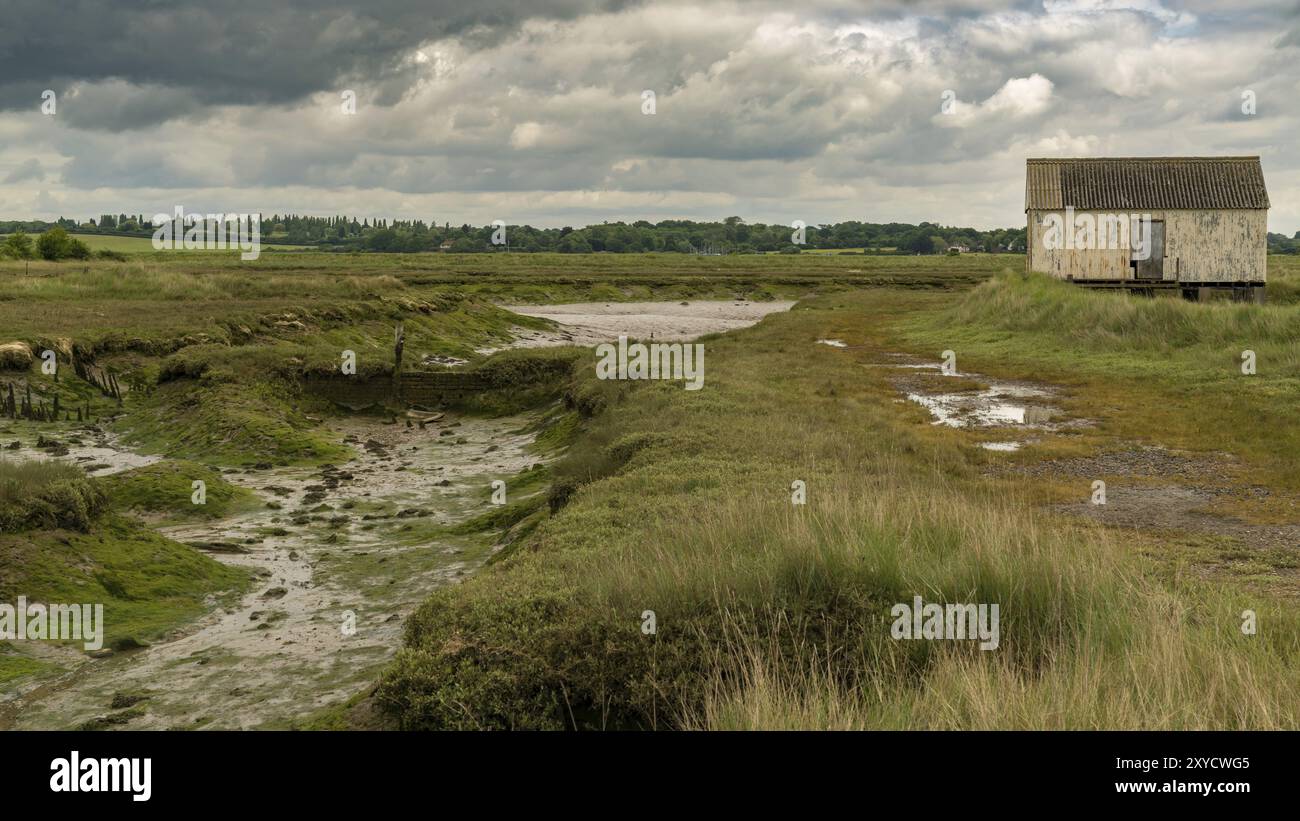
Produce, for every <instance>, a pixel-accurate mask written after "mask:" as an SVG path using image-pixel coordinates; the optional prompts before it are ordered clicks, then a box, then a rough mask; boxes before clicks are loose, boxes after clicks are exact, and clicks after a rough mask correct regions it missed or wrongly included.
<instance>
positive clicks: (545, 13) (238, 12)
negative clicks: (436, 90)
mask: <svg viewBox="0 0 1300 821" xmlns="http://www.w3.org/2000/svg"><path fill="white" fill-rule="evenodd" d="M630 4H631V0H542V1H541V2H533V1H532V0H530V2H528V3H519V2H513V1H512V0H474V2H462V1H461V0H433V1H432V2H419V3H412V2H409V1H408V0H361V2H356V1H355V0H348V1H347V2H341V1H340V0H281V1H280V2H274V3H271V2H265V0H256V2H255V1H254V0H232V2H224V3H212V2H204V1H203V0H162V1H161V2H159V1H158V0H146V2H124V3H104V2H98V0H80V1H78V0H53V2H52V1H51V0H9V2H7V3H5V9H4V25H3V27H0V110H13V109H22V108H27V107H35V106H36V105H38V104H39V100H40V91H41V90H43V89H47V88H48V89H52V90H54V91H55V92H57V93H60V94H62V93H63V92H66V91H68V90H70V89H71V88H72V87H73V85H74V84H76V83H78V82H99V81H106V80H120V81H124V82H125V83H129V84H132V85H136V86H144V87H161V88H164V89H176V90H181V91H183V92H184V93H183V95H176V96H174V97H168V98H166V101H167V103H168V104H148V103H144V102H140V101H136V102H135V103H134V104H131V105H128V110H127V111H126V112H125V113H122V114H118V115H111V114H110V115H109V116H103V117H102V119H99V120H96V119H95V117H92V116H87V117H85V118H83V120H82V121H81V122H78V123H76V124H77V125H79V126H81V127H87V128H93V127H102V128H106V129H109V130H120V129H122V128H126V127H131V126H134V127H141V126H145V125H150V124H153V123H157V122H161V121H164V120H167V119H170V118H172V117H182V116H185V115H186V114H188V113H190V112H191V111H192V110H193V106H194V105H197V104H235V105H239V104H268V103H269V104H280V103H289V102H293V101H295V100H299V99H301V98H303V97H304V96H306V95H308V94H311V93H313V92H316V91H321V90H326V89H333V88H337V87H339V84H340V83H343V82H348V81H357V82H363V83H366V84H371V85H375V86H379V85H381V84H386V85H385V86H384V87H385V88H387V89H388V91H389V94H390V95H394V96H400V88H401V87H402V82H401V81H402V79H403V78H404V77H405V76H406V75H407V74H408V72H409V71H410V66H409V62H408V61H407V59H406V58H407V56H408V55H409V53H410V52H411V51H412V50H413V49H414V48H415V47H416V46H418V45H419V44H420V43H421V42H424V41H426V40H429V39H432V38H435V37H441V36H449V35H456V36H461V37H462V38H464V40H465V42H474V41H481V42H484V43H488V42H493V41H495V40H496V38H499V37H500V36H503V35H504V34H506V33H508V32H510V31H512V30H514V29H515V27H517V25H518V24H519V23H520V22H522V21H523V20H524V19H527V18H534V17H544V18H556V19H571V18H573V17H576V16H580V15H582V14H585V13H589V12H592V11H598V10H610V9H617V8H620V7H624V6H627V5H630ZM182 96H184V97H188V98H190V99H191V100H192V101H193V103H192V104H183V103H181V104H178V105H172V104H171V103H176V102H179V99H180V97H182ZM110 105H111V101H110V102H109V103H105V104H103V105H101V106H100V110H99V111H98V112H97V113H98V114H107V113H108V112H107V110H106V109H107V108H108V107H109V106H110Z"/></svg>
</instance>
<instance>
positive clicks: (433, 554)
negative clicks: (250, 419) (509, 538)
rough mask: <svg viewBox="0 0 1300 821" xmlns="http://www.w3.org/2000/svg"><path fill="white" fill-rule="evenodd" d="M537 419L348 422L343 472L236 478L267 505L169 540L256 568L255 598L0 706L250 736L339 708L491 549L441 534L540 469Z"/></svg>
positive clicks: (60, 723) (37, 722) (60, 718)
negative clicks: (500, 483) (416, 613)
mask: <svg viewBox="0 0 1300 821" xmlns="http://www.w3.org/2000/svg"><path fill="white" fill-rule="evenodd" d="M534 421H535V420H534V419H533V418H532V417H531V416H514V417H505V418H500V419H491V420H484V419H472V418H463V419H455V418H445V419H443V420H442V421H441V423H440V424H439V425H438V426H433V425H430V426H429V427H428V428H426V429H424V430H421V429H420V428H418V427H414V428H407V427H405V426H404V425H402V424H384V423H383V422H382V421H380V420H377V419H369V418H353V419H346V420H339V421H336V422H333V423H331V424H330V425H329V428H330V429H331V430H332V432H333V433H334V435H335V436H337V438H338V439H339V441H342V442H345V443H347V444H349V445H351V446H352V448H353V450H354V453H355V457H354V458H353V459H352V460H350V461H348V462H346V463H340V464H338V465H333V466H329V465H327V466H322V467H317V468H306V467H299V468H273V469H269V470H256V469H253V470H249V471H246V472H236V471H227V472H226V474H225V477H226V478H227V479H228V480H229V481H231V482H233V483H236V484H239V485H242V486H244V487H246V488H249V489H251V490H253V491H254V492H255V493H257V494H258V496H259V497H261V498H262V500H263V501H264V502H265V503H266V504H267V506H266V507H265V508H263V509H259V510H254V511H252V512H245V513H240V514H237V515H233V516H231V517H228V518H224V519H219V520H216V521H212V522H203V523H196V524H186V525H183V526H176V527H169V528H164V529H163V530H162V532H163V533H165V534H166V535H167V536H169V537H171V538H173V539H176V540H178V541H181V542H186V543H189V544H192V545H194V546H196V547H197V548H199V549H203V550H206V551H208V552H209V553H210V555H213V556H214V557H215V558H217V559H218V560H220V561H222V562H226V563H229V564H233V565H238V566H240V567H244V568H247V569H248V570H249V571H250V572H251V573H252V574H253V577H254V579H255V584H254V585H253V587H252V588H251V589H250V591H249V593H247V594H246V595H244V596H243V598H242V600H240V601H239V602H238V603H236V604H232V605H230V606H228V607H224V608H218V609H216V610H214V611H213V612H212V613H210V614H209V615H208V616H206V617H204V618H203V619H201V620H199V621H198V622H197V623H195V624H192V625H190V626H189V627H187V628H186V629H184V630H182V631H178V632H177V633H176V634H174V635H172V636H169V637H168V638H167V639H166V640H164V641H161V642H158V643H156V644H154V645H152V646H150V647H147V648H144V649H140V650H136V651H131V652H126V653H117V654H114V655H112V656H109V657H107V658H97V659H89V660H87V661H85V662H84V663H82V664H80V665H79V666H78V667H77V668H76V669H75V670H73V671H72V672H70V673H68V674H66V675H64V676H63V677H61V678H60V679H58V680H57V681H54V682H52V683H50V684H47V685H45V686H42V687H39V688H37V689H35V690H33V691H31V692H30V693H27V694H24V695H23V696H20V697H19V698H18V699H16V702H17V703H16V704H14V703H11V704H8V705H6V712H7V713H9V715H10V716H12V717H13V724H14V726H16V727H18V728H32V729H34V728H72V727H78V726H83V725H84V724H86V723H87V722H91V723H92V724H94V723H95V722H98V724H99V725H101V726H122V727H125V728H130V729H136V728H139V729H144V728H199V727H212V728H228V729H242V728H253V727H259V726H271V727H276V726H287V725H289V724H291V723H292V722H293V721H294V720H295V719H298V718H302V717H304V716H307V715H310V714H312V713H314V712H315V711H317V710H319V709H321V708H323V707H326V706H329V705H331V704H336V703H339V702H341V701H343V700H346V699H347V698H348V697H350V696H352V695H353V694H355V693H357V692H359V691H361V690H362V689H364V688H365V686H366V685H368V684H369V683H370V682H372V681H373V679H374V676H375V675H376V673H377V672H378V670H379V669H380V668H381V667H382V665H383V664H384V663H386V662H387V660H388V659H389V658H390V657H391V656H392V654H393V653H394V652H395V651H396V649H397V648H398V647H399V645H400V643H401V642H400V639H401V635H400V634H401V629H402V620H403V617H404V616H406V615H407V614H409V613H410V612H411V611H412V610H413V609H414V608H415V607H416V606H417V605H419V603H420V602H421V601H423V599H424V598H425V597H426V596H427V595H428V593H429V592H430V591H431V590H433V589H434V588H436V587H438V586H441V585H446V584H455V583H456V582H457V581H459V580H460V579H461V578H463V577H464V576H465V575H467V574H469V573H472V572H473V571H474V570H475V569H476V568H478V567H479V566H480V565H481V564H482V563H483V562H484V561H485V560H486V559H487V558H488V557H489V556H490V555H491V553H492V551H493V548H492V546H491V545H490V544H488V540H487V539H485V538H483V537H468V536H458V535H454V534H450V533H448V532H447V531H446V530H445V529H444V528H443V527H442V526H445V525H450V524H455V523H457V522H461V521H464V520H466V519H468V518H470V517H472V516H474V515H477V514H479V513H483V512H486V511H488V510H490V509H491V507H490V505H491V493H492V488H491V484H492V482H493V481H494V480H496V479H502V480H506V481H507V482H508V483H509V482H510V480H511V478H512V477H515V476H516V475H517V474H519V473H521V472H523V471H526V470H528V469H530V468H531V467H532V466H534V465H537V464H540V463H541V462H543V461H544V460H543V459H541V458H540V457H537V456H535V455H533V454H532V453H531V452H530V445H531V444H532V442H533V441H534V435H533V434H532V433H530V432H529V429H530V427H531V425H532V423H533V422H534ZM98 444H99V443H96V445H97V446H98ZM515 499H516V496H511V497H509V500H510V501H514V500H515ZM111 617H112V614H111V613H106V618H111ZM124 705H129V706H130V709H129V710H122V709H121V708H122V707H123V706H124ZM115 711H116V712H115Z"/></svg>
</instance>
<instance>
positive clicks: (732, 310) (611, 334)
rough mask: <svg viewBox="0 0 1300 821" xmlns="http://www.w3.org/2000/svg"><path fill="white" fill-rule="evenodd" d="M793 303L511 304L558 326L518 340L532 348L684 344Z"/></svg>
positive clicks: (746, 323) (740, 325)
mask: <svg viewBox="0 0 1300 821" xmlns="http://www.w3.org/2000/svg"><path fill="white" fill-rule="evenodd" d="M793 305H794V302H793V301H776V302H749V301H734V300H727V301H711V300H702V301H692V302H575V303H573V304H569V305H511V306H508V307H509V310H511V311H514V312H515V313H517V314H523V315H524V316H533V317H542V318H544V319H550V320H553V321H554V322H557V323H559V324H560V325H561V326H562V328H561V329H560V330H559V331H558V332H551V333H548V332H542V331H531V332H530V333H529V334H528V335H527V336H525V337H523V338H522V340H521V342H522V344H524V345H527V346H538V345H547V344H550V345H584V346H590V345H598V344H600V343H601V342H611V341H614V340H617V339H618V337H619V336H627V337H629V338H633V339H656V340H663V341H666V342H684V341H688V340H691V339H695V338H696V337H700V336H704V335H705V334H712V333H720V332H724V331H733V330H736V329H737V328H748V327H749V326H750V325H754V324H756V323H757V322H758V321H759V320H761V319H762V318H763V317H765V316H767V315H768V314H772V313H777V312H779V311H788V310H790V308H791V306H793Z"/></svg>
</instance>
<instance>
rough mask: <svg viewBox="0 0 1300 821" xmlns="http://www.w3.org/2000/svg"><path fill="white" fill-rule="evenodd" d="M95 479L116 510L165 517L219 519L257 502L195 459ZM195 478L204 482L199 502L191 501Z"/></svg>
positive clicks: (174, 461) (247, 492)
mask: <svg viewBox="0 0 1300 821" xmlns="http://www.w3.org/2000/svg"><path fill="white" fill-rule="evenodd" d="M98 481H99V484H100V485H101V486H102V487H103V488H104V490H105V492H106V493H107V494H108V498H109V501H110V503H111V504H112V505H113V507H115V508H117V509H118V510H128V511H134V512H138V513H149V514H161V515H163V516H164V518H165V519H167V520H173V519H188V518H195V517H202V518H209V519H212V518H219V517H222V516H228V515H230V514H231V513H234V512H237V511H240V510H250V509H252V508H254V507H257V506H259V505H260V503H261V502H260V499H259V498H258V497H257V494H255V493H253V492H252V491H250V490H248V489H246V488H241V487H239V486H237V485H232V484H231V483H230V482H227V481H226V480H225V479H224V478H222V476H221V472H220V471H219V470H217V469H216V468H214V467H210V466H208V465H203V464H199V463H198V462H190V461H183V460H166V461H162V462H157V463H155V464H152V465H147V466H145V467H139V468H134V469H132V470H127V471H123V472H121V473H116V474H113V475H111V476H105V477H103V478H101V479H99V480H98ZM195 481H202V482H203V483H204V496H205V500H204V503H203V504H196V503H195V502H194V493H195V490H194V487H193V483H194V482H195Z"/></svg>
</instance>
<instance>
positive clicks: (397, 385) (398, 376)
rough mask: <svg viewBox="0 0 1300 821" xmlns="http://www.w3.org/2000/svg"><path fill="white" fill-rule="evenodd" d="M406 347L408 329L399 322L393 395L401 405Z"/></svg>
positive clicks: (395, 346) (395, 341) (394, 360)
mask: <svg viewBox="0 0 1300 821" xmlns="http://www.w3.org/2000/svg"><path fill="white" fill-rule="evenodd" d="M405 346H406V329H405V328H404V327H403V325H402V323H401V322H399V323H397V331H396V333H394V334H393V395H394V396H396V397H397V401H398V403H399V404H400V403H401V401H402V348H403V347H405Z"/></svg>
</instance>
